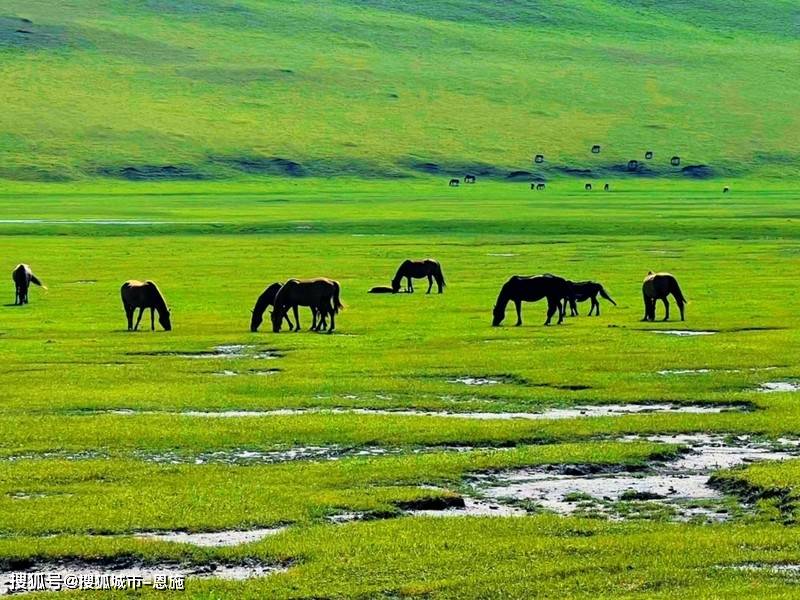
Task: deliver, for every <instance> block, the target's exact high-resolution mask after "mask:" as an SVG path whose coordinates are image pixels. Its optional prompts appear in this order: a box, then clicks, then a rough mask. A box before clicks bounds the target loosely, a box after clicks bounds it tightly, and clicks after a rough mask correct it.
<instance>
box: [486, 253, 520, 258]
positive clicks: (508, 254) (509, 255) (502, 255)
mask: <svg viewBox="0 0 800 600" xmlns="http://www.w3.org/2000/svg"><path fill="white" fill-rule="evenodd" d="M486 256H500V257H503V258H511V257H512V256H519V254H514V253H513V252H489V254H487V255H486Z"/></svg>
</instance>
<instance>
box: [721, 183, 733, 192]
mask: <svg viewBox="0 0 800 600" xmlns="http://www.w3.org/2000/svg"><path fill="white" fill-rule="evenodd" d="M730 191H731V188H729V187H728V186H727V185H726V186H725V187H724V188H722V193H723V194H727V193H728V192H730Z"/></svg>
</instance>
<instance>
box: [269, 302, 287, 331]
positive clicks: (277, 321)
mask: <svg viewBox="0 0 800 600" xmlns="http://www.w3.org/2000/svg"><path fill="white" fill-rule="evenodd" d="M284 314H285V312H284V311H282V310H281V309H279V308H278V307H277V306H276V307H275V309H274V310H273V311H272V312H271V313H270V317H271V319H272V332H273V333H280V330H281V324H282V323H283V315H284Z"/></svg>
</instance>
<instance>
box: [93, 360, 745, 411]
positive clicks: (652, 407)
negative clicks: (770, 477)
mask: <svg viewBox="0 0 800 600" xmlns="http://www.w3.org/2000/svg"><path fill="white" fill-rule="evenodd" d="M231 373H234V374H236V373H235V372H233V371H231ZM345 397H346V396H345ZM384 398H385V399H387V400H390V399H391V398H390V397H388V396H387V397H384ZM737 410H742V407H741V406H736V405H731V404H708V405H696V404H686V405H681V404H671V403H665V404H603V405H595V406H576V407H573V408H550V409H547V410H545V411H543V412H539V413H532V412H464V413H459V412H446V411H422V410H389V409H378V408H330V409H319V408H308V409H303V408H278V409H272V410H220V411H205V410H187V411H184V412H177V413H170V412H156V411H134V410H130V409H116V410H108V411H103V412H105V413H106V414H116V415H137V414H139V415H143V414H165V415H169V414H172V415H180V416H184V417H199V418H205V419H231V418H247V417H251V418H253V417H276V416H290V415H314V414H320V415H322V414H334V415H382V416H392V417H395V416H398V417H438V418H452V419H475V420H481V421H492V420H499V421H508V420H514V419H521V420H528V421H546V420H558V419H577V418H589V417H616V416H624V415H632V414H647V413H689V414H717V413H722V412H728V411H737Z"/></svg>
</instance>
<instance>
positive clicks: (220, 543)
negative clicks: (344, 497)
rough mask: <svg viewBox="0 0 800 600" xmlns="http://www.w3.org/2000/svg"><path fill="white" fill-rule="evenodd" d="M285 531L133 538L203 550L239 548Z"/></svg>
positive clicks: (182, 533) (141, 535)
mask: <svg viewBox="0 0 800 600" xmlns="http://www.w3.org/2000/svg"><path fill="white" fill-rule="evenodd" d="M285 530H286V527H272V528H268V529H247V530H242V531H215V532H207V533H188V532H186V531H157V532H142V533H137V534H136V535H135V537H137V538H141V539H147V540H157V541H160V542H173V543H175V544H190V545H192V546H200V547H203V548H221V547H224V546H239V545H241V544H250V543H252V542H257V541H259V540H263V539H264V538H266V537H269V536H271V535H277V534H279V533H281V532H283V531H285Z"/></svg>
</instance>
